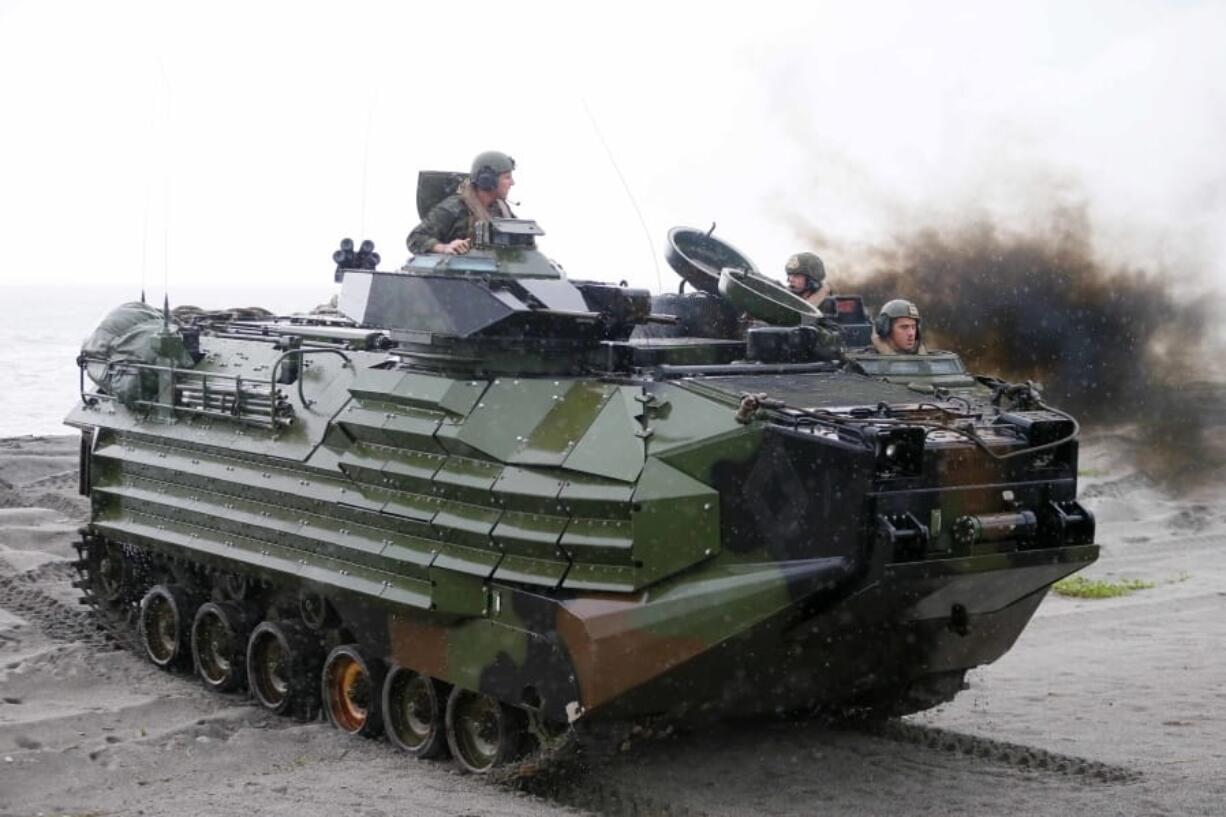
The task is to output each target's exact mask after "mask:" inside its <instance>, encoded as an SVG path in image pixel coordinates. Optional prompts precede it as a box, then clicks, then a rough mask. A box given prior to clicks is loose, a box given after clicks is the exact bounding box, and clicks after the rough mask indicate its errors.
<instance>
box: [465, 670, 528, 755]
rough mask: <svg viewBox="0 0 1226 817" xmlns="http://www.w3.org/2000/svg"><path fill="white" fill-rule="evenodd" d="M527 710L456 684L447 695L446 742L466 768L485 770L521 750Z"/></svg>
mask: <svg viewBox="0 0 1226 817" xmlns="http://www.w3.org/2000/svg"><path fill="white" fill-rule="evenodd" d="M525 721H526V719H525V718H524V713H523V712H521V711H520V710H518V709H513V708H511V707H509V706H507V705H506V704H503V703H501V702H500V701H497V700H495V699H494V698H492V697H490V696H489V695H484V694H482V693H480V692H472V691H471V690H467V689H461V688H459V687H455V688H453V689H452V690H451V694H450V695H449V696H448V697H447V717H446V727H447V745H448V746H449V747H450V748H451V756H452V757H454V758H455V760H456V762H457V763H458V764H459V765H460V768H462V769H463V770H464V771H467V772H471V773H473V774H485V773H486V772H488V771H490V770H491V769H494V768H496V767H498V766H501V765H502V764H504V763H506V762H507V761H509V760H514V759H515V758H516V757H517V756H518V754H519V747H520V745H521V744H522V742H523V737H524V733H525V729H524V727H525Z"/></svg>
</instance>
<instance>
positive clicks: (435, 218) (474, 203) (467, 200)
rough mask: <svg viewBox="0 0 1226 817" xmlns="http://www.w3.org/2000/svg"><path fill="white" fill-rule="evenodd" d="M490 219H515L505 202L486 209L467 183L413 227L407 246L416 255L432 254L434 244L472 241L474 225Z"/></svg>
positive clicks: (435, 206) (406, 241)
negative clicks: (463, 240)
mask: <svg viewBox="0 0 1226 817" xmlns="http://www.w3.org/2000/svg"><path fill="white" fill-rule="evenodd" d="M491 210H493V211H494V212H491ZM490 218H515V214H514V213H512V212H511V208H510V207H508V206H507V203H506V202H505V201H495V202H494V204H493V206H492V207H491V208H490V209H489V210H487V209H486V208H485V207H483V206H482V205H481V202H480V201H478V200H477V196H476V193H475V192H474V191H473V190H472V188H471V186H470V185H469V183H468V182H467V181H465V182H463V183H462V184H461V185H460V186H459V188H458V189H457V190H456V192H454V193H452V194H451V195H450V196H448V197H447V198H445V199H443V200H442V201H440V202H439V203H438V204H436V205H434V207H432V208H430V212H429V213H426V218H425V220H424V221H422V223H421V224H418V225H417V226H416V227H414V228H413V232H411V233H409V237H408V238H407V239H406V240H405V243H406V244H408V246H409V252H411V253H413V254H414V255H419V254H421V253H426V252H430V248H431V247H433V246H434V245H435V244H449V243H451V242H452V241H455V240H456V239H457V238H472V236H473V225H475V224H476V223H477V222H480V221H488V220H489V219H490Z"/></svg>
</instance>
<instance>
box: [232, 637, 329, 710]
mask: <svg viewBox="0 0 1226 817" xmlns="http://www.w3.org/2000/svg"><path fill="white" fill-rule="evenodd" d="M321 664H322V661H321V660H320V647H319V641H318V639H316V638H315V637H314V635H313V634H312V633H311V632H309V631H308V630H307V629H306V628H305V627H303V626H302V625H301V624H297V623H294V622H273V621H262V622H260V623H259V624H258V625H257V626H256V628H255V629H254V630H252V631H251V638H249V639H248V640H247V684H248V685H249V686H250V687H251V694H252V695H254V696H255V699H256V700H257V701H258V702H259V703H260V705H261V706H263V707H264V708H265V709H269V710H271V711H273V712H276V713H277V714H279V715H291V716H293V717H296V718H299V719H301V720H311V719H312V718H314V717H315V715H316V713H318V711H319V670H320V665H321Z"/></svg>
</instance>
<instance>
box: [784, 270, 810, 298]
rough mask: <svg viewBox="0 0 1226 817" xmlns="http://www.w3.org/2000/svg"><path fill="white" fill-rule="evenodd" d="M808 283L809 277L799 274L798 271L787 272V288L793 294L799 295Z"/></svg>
mask: <svg viewBox="0 0 1226 817" xmlns="http://www.w3.org/2000/svg"><path fill="white" fill-rule="evenodd" d="M808 285H809V279H808V278H806V277H805V276H803V275H801V274H800V273H799V272H789V273H788V289H790V290H791V291H792V293H793V294H795V295H800V294H801V293H802V292H804V291H805V288H806V287H807V286H808Z"/></svg>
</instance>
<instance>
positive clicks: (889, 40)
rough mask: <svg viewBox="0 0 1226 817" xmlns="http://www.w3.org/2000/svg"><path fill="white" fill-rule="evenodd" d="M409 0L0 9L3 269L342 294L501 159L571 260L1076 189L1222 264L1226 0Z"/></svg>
mask: <svg viewBox="0 0 1226 817" xmlns="http://www.w3.org/2000/svg"><path fill="white" fill-rule="evenodd" d="M426 5H427V4H422V3H403V2H397V3H390V2H389V3H384V4H380V3H359V2H346V3H343V4H342V3H337V4H311V3H303V2H275V3H274V2H268V3H259V2H252V0H247V1H246V2H240V3H227V2H209V3H190V4H189V3H176V2H168V0H160V1H159V2H148V3H139V2H125V1H124V0H110V1H109V2H105V3H99V2H96V1H95V2H54V0H50V1H49V0H31V1H30V2H20V0H0V110H2V111H3V129H2V131H0V133H2V136H0V231H2V232H0V238H2V244H3V247H4V259H5V261H4V265H3V268H2V269H3V271H2V272H0V282H3V283H16V282H18V281H20V280H22V279H34V280H35V282H37V283H51V282H59V283H72V282H84V281H91V282H105V283H115V284H132V285H133V286H136V285H138V284H139V282H140V280H141V278H142V275H143V276H144V277H145V278H146V279H147V281H148V283H149V286H150V288H151V289H159V288H160V285H161V282H162V280H163V277H164V276H165V277H166V278H167V279H168V280H169V281H170V286H171V293H172V300H173V294H174V291H175V289H174V288H175V286H176V284H179V285H181V286H189V285H191V286H196V287H198V286H202V285H216V286H260V287H281V286H284V287H290V286H294V287H301V286H311V287H313V286H316V285H320V286H321V287H323V288H327V287H328V286H330V280H331V266H332V265H331V262H330V260H329V256H330V254H331V252H332V250H333V249H334V248H335V246H336V243H337V241H338V240H339V239H340V238H341V237H342V236H352V237H353V238H355V239H360V238H370V239H373V240H374V241H375V242H376V244H377V246H378V249H379V251H380V252H381V253H382V255H383V258H384V264H383V266H384V267H385V268H393V267H395V266H398V265H399V264H400V263H401V262H402V261H403V259H404V257H405V255H406V252H405V248H404V238H405V235H406V234H407V232H408V230H409V229H410V228H411V227H412V226H413V225H414V224H415V223H416V221H417V220H418V218H417V214H416V211H415V206H414V191H415V184H416V174H417V172H418V171H419V170H422V169H466V168H467V167H468V164H469V162H470V161H471V159H472V156H473V155H474V154H475V153H477V152H479V151H482V150H487V149H498V150H502V151H505V152H507V153H510V154H511V155H512V156H514V157H515V159H516V160H517V162H518V165H519V169H518V170H517V171H516V179H517V181H518V185H517V186H516V187H515V189H514V190H513V191H512V199H514V200H516V201H518V202H520V204H519V206H518V208H517V210H518V212H519V214H520V215H523V216H527V217H532V218H536V219H537V220H538V221H539V222H540V223H541V225H542V226H543V227H544V229H545V231H546V236H545V237H544V238H543V239H542V240H541V246H542V248H543V249H544V250H545V251H546V252H547V253H548V254H549V255H550V256H552V257H554V258H555V259H556V260H558V261H559V262H560V263H562V264H563V265H564V266H565V267H566V269H567V270H568V272H570V274H572V275H574V276H576V277H583V278H602V279H610V280H617V279H623V278H624V279H628V280H629V281H631V282H632V283H634V284H638V285H642V286H648V287H651V288H652V289H655V288H657V277H656V276H657V265H659V267H660V273H659V274H660V275H661V276H662V281H663V285H664V286H665V287H666V288H669V289H671V288H673V287H675V285H676V281H677V279H676V278H675V276H674V275H673V273H672V272H671V271H670V270H669V269H668V268H667V267H666V266H665V265H664V263H663V261H662V258H661V247H662V244H663V241H664V236H665V233H666V231H667V229H668V228H669V227H672V226H675V225H679V224H685V225H692V226H699V227H702V228H706V227H708V226H710V224H711V223H712V222H717V223H718V228H717V234H718V235H722V236H723V237H724V238H725V239H727V240H729V241H731V242H732V243H733V244H736V245H737V246H738V247H740V248H741V249H742V250H744V251H745V252H746V253H747V254H748V255H749V256H750V257H751V258H753V259H754V260H755V261H756V262H757V263H758V265H759V267H760V268H762V269H763V271H765V272H768V273H772V274H773V273H776V272H778V270H779V269H780V268H781V267H782V264H783V262H784V260H785V259H786V258H787V256H788V255H789V254H790V253H792V252H794V251H797V250H800V249H819V250H821V251H822V252H823V254H824V255H826V257H827V260H828V262H829V266H830V267H831V268H832V270H833V274H834V275H838V274H839V273H840V272H851V271H854V266H855V264H856V262H857V258H858V255H857V248H858V247H863V246H865V245H870V246H871V245H874V244H876V243H878V242H881V241H883V240H884V239H885V238H886V237H888V236H889V235H890V234H892V233H893V232H895V231H897V230H899V229H908V228H913V227H916V226H921V225H926V224H931V225H935V226H938V227H940V226H945V225H954V224H957V223H959V222H960V221H963V220H965V219H967V218H971V217H974V216H976V215H990V216H991V217H993V218H995V219H997V220H998V222H999V223H1001V224H1002V225H1003V226H1004V227H1006V228H1009V229H1018V230H1024V229H1027V228H1028V226H1029V225H1031V224H1032V223H1034V222H1035V221H1036V220H1039V221H1041V220H1042V219H1043V218H1044V216H1045V215H1046V214H1047V213H1049V212H1050V211H1051V209H1052V208H1053V207H1055V206H1059V205H1062V204H1070V203H1073V204H1075V203H1079V202H1082V201H1084V202H1085V203H1086V204H1087V206H1088V208H1089V213H1090V215H1091V219H1092V224H1093V226H1094V229H1095V236H1096V246H1098V247H1099V249H1100V251H1101V252H1102V253H1103V254H1104V256H1107V257H1109V258H1112V259H1116V258H1118V259H1121V260H1125V261H1128V262H1129V263H1131V264H1132V265H1133V266H1143V267H1160V268H1167V269H1175V270H1176V271H1178V272H1179V273H1180V274H1181V275H1183V276H1184V278H1185V279H1186V280H1188V281H1190V282H1191V283H1190V284H1189V286H1191V287H1203V286H1210V285H1217V286H1220V285H1221V282H1223V281H1226V229H1224V227H1226V138H1224V137H1226V47H1223V45H1222V37H1223V34H1226V3H1221V2H1217V3H1196V2H1186V3H1151V2H1136V3H1125V2H1104V3H1082V4H1071V3H1064V2H1051V3H1044V2H1028V3H1018V2H1009V3H980V2H971V3H948V4H944V3H922V4H921V3H854V4H853V3H850V2H848V3H807V4H804V5H803V6H801V5H800V4H774V3H769V2H755V3H744V2H741V3H735V4H726V5H724V4H715V3H710V2H706V3H694V4H684V5H683V4H672V3H665V2H656V3H650V4H646V3H645V4H633V3H625V2H617V3H599V4H587V3H575V2H570V3H557V4H539V3H531V2H526V3H506V2H504V3H494V4H484V3H479V2H472V1H471V0H466V1H465V2H457V3H435V4H430V5H432V6H433V7H436V8H437V11H429V10H427V9H426V8H425V6H426ZM589 112H590V115H589ZM605 144H607V145H608V148H609V152H606V149H605V147H604V145H605ZM610 153H611V155H612V158H613V161H611V160H610V155H609V154H610ZM614 162H616V168H615V166H614ZM618 169H620V172H621V175H622V176H624V178H625V180H626V182H627V184H628V186H629V189H630V191H631V193H632V195H633V201H632V199H631V196H629V195H628V194H627V192H626V190H625V189H624V188H623V185H622V184H621V182H620V181H619V178H618ZM633 202H637V205H638V208H639V209H640V210H641V212H642V216H643V220H644V221H645V222H646V227H647V235H645V234H644V227H643V226H642V224H640V221H639V218H638V217H637V216H636V212H635V206H634V203H633ZM819 236H824V237H825V239H827V240H826V241H825V242H821V243H822V246H820V247H816V246H814V245H815V244H816V243H819ZM1214 282H1216V283H1214Z"/></svg>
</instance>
